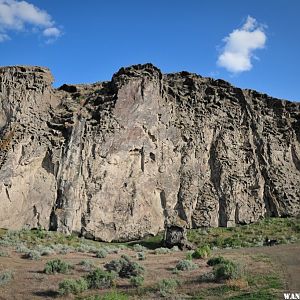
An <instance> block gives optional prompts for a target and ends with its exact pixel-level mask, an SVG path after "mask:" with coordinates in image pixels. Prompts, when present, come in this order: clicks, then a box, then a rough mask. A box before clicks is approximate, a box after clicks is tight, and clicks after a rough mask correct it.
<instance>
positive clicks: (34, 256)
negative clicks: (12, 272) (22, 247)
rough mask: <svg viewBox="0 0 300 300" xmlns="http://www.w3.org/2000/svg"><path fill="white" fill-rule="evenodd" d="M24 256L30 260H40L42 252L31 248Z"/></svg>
mask: <svg viewBox="0 0 300 300" xmlns="http://www.w3.org/2000/svg"><path fill="white" fill-rule="evenodd" d="M23 258H27V259H30V260H39V259H40V258H41V254H40V252H38V251H36V250H30V251H28V252H27V253H25V254H24V255H23Z"/></svg>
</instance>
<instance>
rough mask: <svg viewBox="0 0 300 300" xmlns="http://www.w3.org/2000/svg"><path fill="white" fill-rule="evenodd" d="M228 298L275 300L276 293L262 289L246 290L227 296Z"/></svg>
mask: <svg viewBox="0 0 300 300" xmlns="http://www.w3.org/2000/svg"><path fill="white" fill-rule="evenodd" d="M227 299H228V300H274V299H276V295H274V293H272V292H270V291H266V290H261V291H258V292H245V293H241V294H239V295H236V296H232V297H229V298H227Z"/></svg>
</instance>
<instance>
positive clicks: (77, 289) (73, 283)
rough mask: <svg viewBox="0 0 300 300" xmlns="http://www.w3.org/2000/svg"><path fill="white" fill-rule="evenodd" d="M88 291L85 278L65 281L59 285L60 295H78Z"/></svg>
mask: <svg viewBox="0 0 300 300" xmlns="http://www.w3.org/2000/svg"><path fill="white" fill-rule="evenodd" d="M87 289H88V283H87V281H86V280H85V279H84V278H79V279H76V280H75V279H65V280H63V281H62V282H60V283H59V288H58V292H59V294H60V295H68V294H74V295H77V294H79V293H82V292H83V291H85V290H87Z"/></svg>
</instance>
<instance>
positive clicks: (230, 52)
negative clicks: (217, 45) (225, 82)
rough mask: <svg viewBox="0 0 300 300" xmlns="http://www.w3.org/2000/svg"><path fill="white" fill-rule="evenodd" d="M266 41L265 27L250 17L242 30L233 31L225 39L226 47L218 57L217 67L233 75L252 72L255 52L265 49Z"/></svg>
mask: <svg viewBox="0 0 300 300" xmlns="http://www.w3.org/2000/svg"><path fill="white" fill-rule="evenodd" d="M266 39H267V37H266V34H265V32H264V27H263V26H262V25H260V24H258V23H257V21H256V20H255V19H254V18H252V17H250V16H248V18H247V20H246V22H245V24H244V25H243V26H242V27H241V28H240V29H235V30H233V32H231V33H230V34H229V36H227V37H225V38H224V39H223V41H224V42H225V46H224V48H223V51H222V53H221V54H220V55H219V57H218V61H217V65H218V66H220V67H224V68H225V69H227V70H228V71H230V72H232V73H239V72H244V71H249V70H251V69H252V63H251V59H252V58H253V57H254V55H253V52H254V51H255V50H256V49H262V48H264V47H265V43H266Z"/></svg>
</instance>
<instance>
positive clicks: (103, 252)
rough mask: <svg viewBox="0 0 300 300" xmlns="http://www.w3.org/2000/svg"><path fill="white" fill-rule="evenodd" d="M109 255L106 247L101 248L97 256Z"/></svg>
mask: <svg viewBox="0 0 300 300" xmlns="http://www.w3.org/2000/svg"><path fill="white" fill-rule="evenodd" d="M106 256H107V251H106V250H105V249H100V250H98V251H97V252H96V257H97V258H105V257H106Z"/></svg>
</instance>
